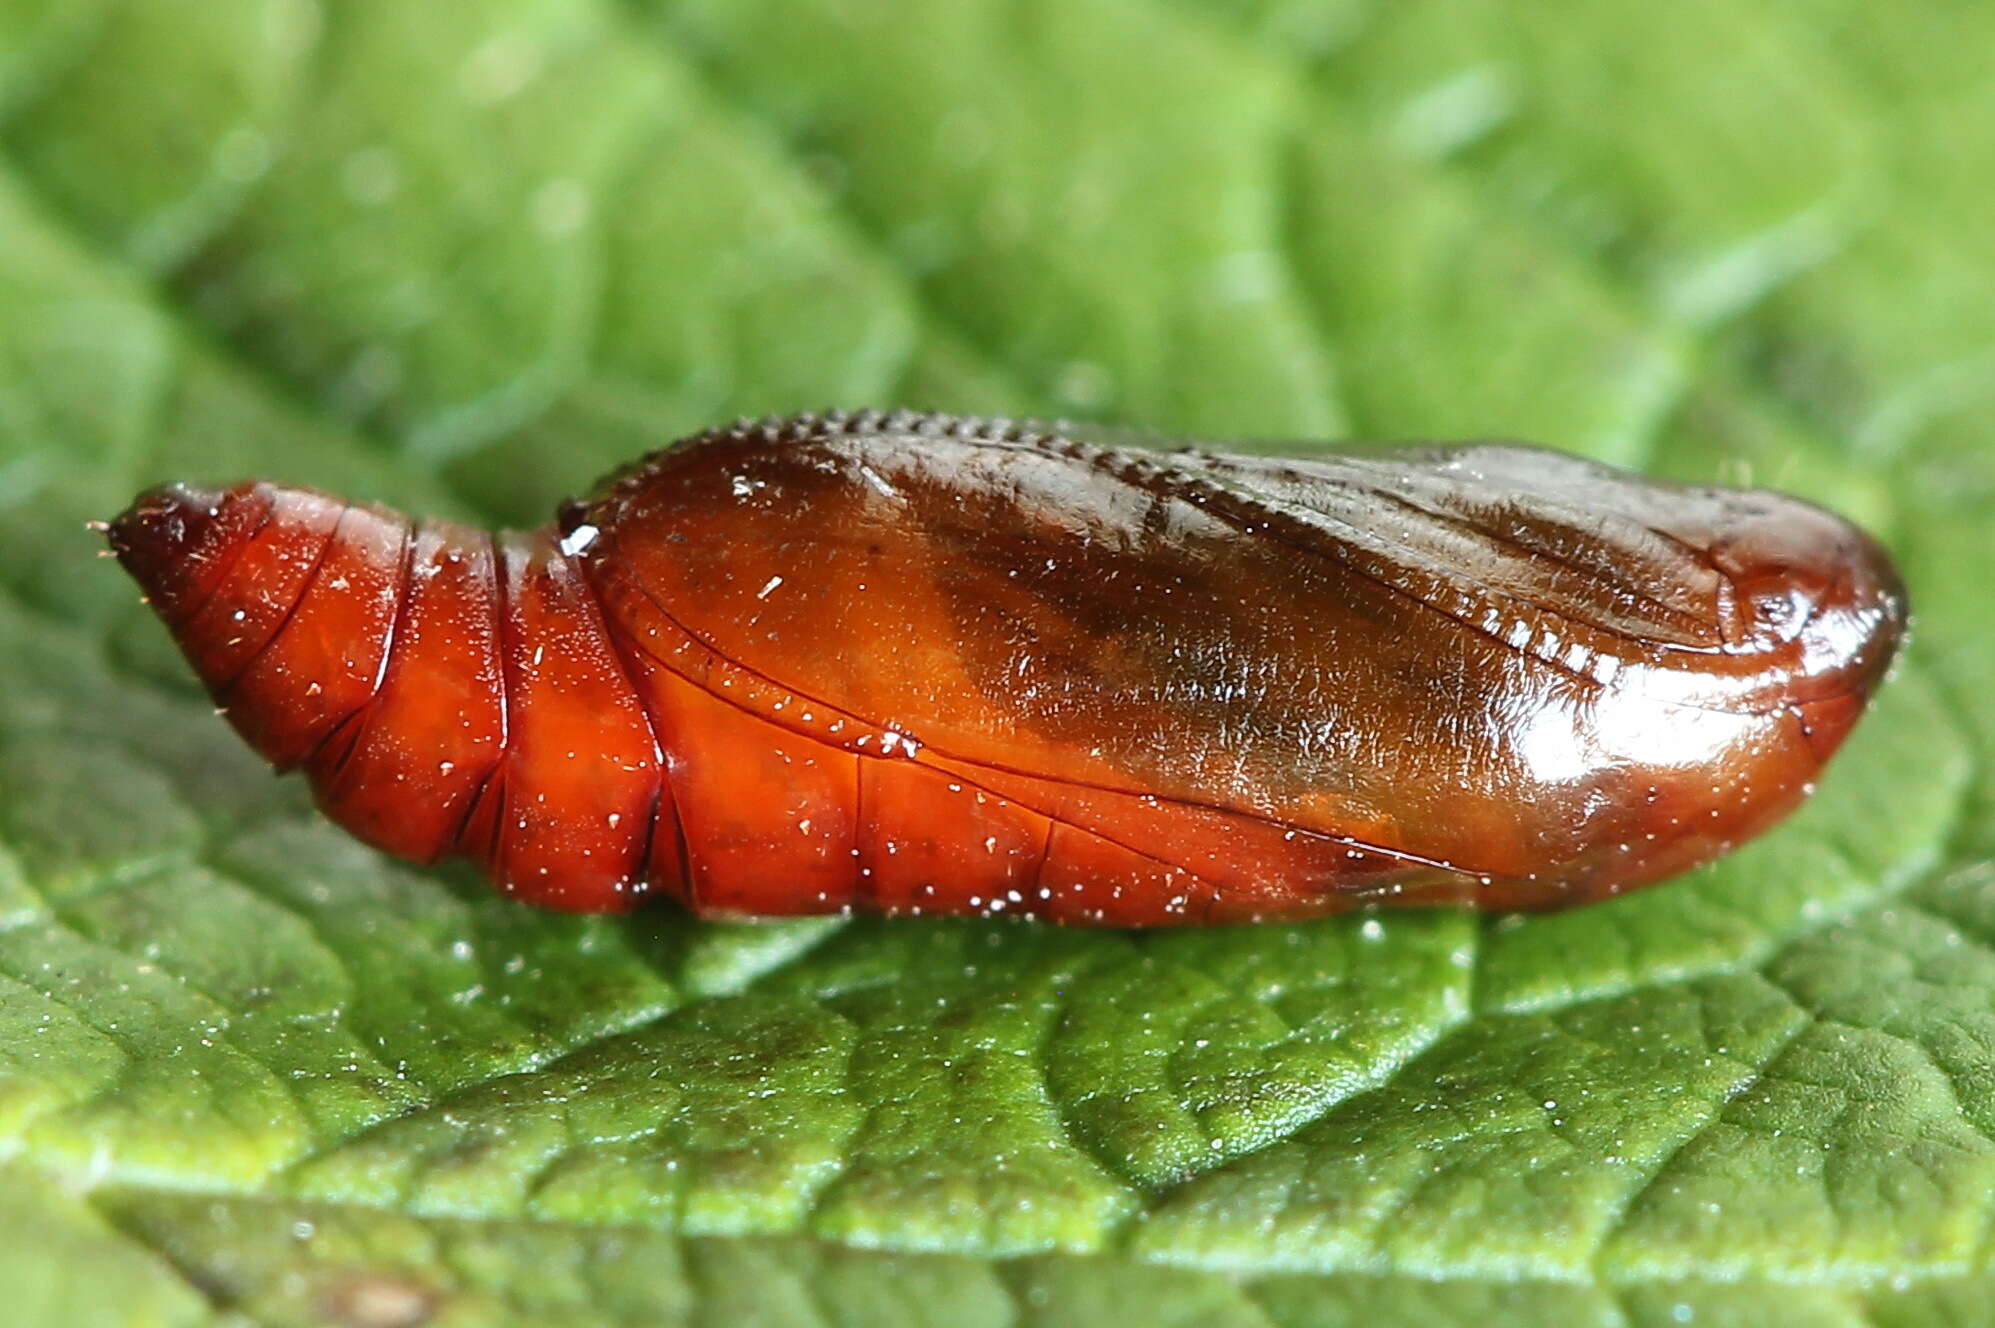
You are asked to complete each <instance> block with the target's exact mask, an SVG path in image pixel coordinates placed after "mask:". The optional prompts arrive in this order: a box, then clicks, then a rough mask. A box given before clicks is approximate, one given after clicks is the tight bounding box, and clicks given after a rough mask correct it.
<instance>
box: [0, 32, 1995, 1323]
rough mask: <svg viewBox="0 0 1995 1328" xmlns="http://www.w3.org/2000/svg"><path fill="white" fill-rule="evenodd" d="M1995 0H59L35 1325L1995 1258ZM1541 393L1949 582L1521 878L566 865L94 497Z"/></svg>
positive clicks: (32, 418)
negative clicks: (1095, 911)
mask: <svg viewBox="0 0 1995 1328" xmlns="http://www.w3.org/2000/svg"><path fill="white" fill-rule="evenodd" d="M1991 41H1995V11H1990V10H1988V9H1987V8H1986V7H1985V6H1973V5H1968V4H1949V3H1942V2H1941V0H1917V2H1916V3H1911V4H1907V5H1898V6H1889V7H1883V6H1872V5H1862V4H1858V3H1855V0H1828V3H1814V4H1807V5H1803V4H1799V3H1795V2H1794V0H1749V2H1748V3H1743V4H1729V5H1718V4H1704V5H1694V6H1691V7H1689V8H1687V9H1686V8H1684V7H1681V6H1678V7H1674V8H1672V9H1670V10H1668V11H1667V13H1664V12H1662V11H1656V10H1652V9H1651V8H1650V7H1646V6H1640V5H1633V4H1604V5H1594V6H1580V7H1573V6H1560V7H1556V8H1534V7H1530V6H1515V5H1508V4H1499V3H1495V0H1467V2H1466V3H1462V4H1457V5H1450V6H1429V5H1370V4H1361V3H1356V2H1355V0H1338V2H1337V3H1330V4H1323V3H1318V2H1317V0H1068V2H1067V3H1059V4H1055V3H1050V2H1049V3H1039V2H1038V0H1012V3H999V2H998V0H963V2H962V3H949V4H916V3H912V0H876V2H873V3H853V2H852V0H786V2H785V3H780V4H779V3H776V2H775V0H623V3H616V0H465V2H464V3H456V4H450V5H410V4H402V3H392V2H391V0H351V2H350V3H344V4H339V5H322V4H318V3H315V2H314V0H213V2H212V3H207V4H202V5H195V6H186V5H166V4H157V3H144V2H143V0H0V1148H4V1151H5V1154H6V1157H7V1161H6V1164H5V1166H4V1167H0V1263H4V1271H5V1274H6V1275H5V1277H4V1278H3V1279H0V1280H4V1281H5V1283H6V1285H7V1286H8V1287H9V1288H10V1296H9V1302H8V1317H9V1319H10V1322H20V1323H23V1324H31V1325H39V1324H49V1325H57V1324H60V1325H78V1324H90V1323H96V1322H102V1323H106V1324H110V1323H117V1324H127V1323H162V1324H182V1323H186V1324H193V1323H242V1322H268V1323H322V1322H333V1323H345V1324H415V1323H434V1324H479V1325H483V1324H492V1323H521V1324H528V1323H531V1324H560V1323H573V1324H584V1323H602V1322H613V1323H632V1324H637V1323H656V1322H672V1321H682V1320H683V1321H692V1322H713V1323H735V1322H744V1321H746V1322H761V1323H772V1324H788V1323H819V1322H832V1323H855V1324H857V1323H865V1324H880V1323H884V1324H895V1323H906V1324H929V1323H949V1324H992V1325H1009V1324H1020V1323H1025V1324H1043V1325H1058V1324H1067V1323H1098V1322H1114V1321H1128V1322H1150V1321H1154V1322H1159V1323H1178V1324H1186V1325H1191V1324H1200V1325H1203V1324H1240V1325H1255V1326H1257V1328H1259V1326H1262V1325H1277V1326H1281V1328H1287V1326H1289V1325H1295V1326H1298V1328H1299V1326H1300V1325H1305V1324H1307V1325H1324V1324H1342V1323H1351V1324H1359V1323H1379V1322H1408V1323H1449V1322H1468V1323H1474V1324H1477V1325H1495V1324H1511V1323H1515V1324H1543V1323H1574V1324H1602V1325H1647V1324H1658V1325H1660V1324H1677V1323H1701V1322H1711V1321H1722V1322H1727V1323H1780V1324H1823V1325H1830V1324H1836V1325H1842V1324H1851V1325H1854V1324H1862V1323H1881V1324H1923V1323H1929V1322H1936V1321H1942V1322H1963V1323H1965V1322H1985V1321H1987V1319H1988V1312H1987V1308H1986V1307H1987V1305H1988V1304H1989V1303H1990V1297H1991V1296H1995V1258H1991V1256H1990V1254H1989V1249H1990V1246H1989V1242H1988V1233H1989V1230H1990V1219H1991V1216H1995V1214H1992V1213H1991V1202H1995V1201H1991V1196H1995V1144H1991V1142H1990V1140H1991V1139H1995V764H1991V762H1990V760H1989V758H1988V757H1987V755H1986V752H1987V749H1988V747H1989V744H1990V743H1991V741H1995V699H1991V698H1995V689H1991V688H1989V687H1988V685H1987V683H1988V680H1989V679H1990V678H1995V610H1991V609H1990V607H1989V596H1988V593H1987V580H1988V573H1987V569H1988V568H1989V567H1990V566H1991V565H1995V450H1991V447H1990V444H1989V441H1988V440H1989V438H1990V437H1991V436H1995V343H1991V341H1990V337H1989V330H1988V329H1989V326H1990V323H1989V319H1988V311H1989V310H1990V309H1991V308H1995V228H1991V227H1989V226H1988V225H1987V224H1986V218H1987V216H1988V215H1989V211H1990V203H1991V198H1990V195H1989V191H1988V184H1987V178H1986V172H1985V171H1979V170H1976V169H1974V163H1977V162H1982V161H1986V160H1989V159H1990V157H1991V154H1995V83H1991V82H1990V81H1989V80H1988V78H1987V75H1986V52H1987V50H1988V49H1989V48H1990V43H1991ZM863 404H904V405H912V406H929V407H944V408H955V409H962V410H989V411H1004V412H1008V413H1020V414H1023V413H1052V414H1058V413H1071V414H1077V415H1084V416H1094V417H1100V418H1105V419H1112V420H1116V421H1125V422H1131V423H1137V424H1147V425H1152V426H1157V427H1162V428H1167V429H1173V430H1183V431H1190V432H1206V433H1212V434H1233V435H1242V436H1255V435H1258V436H1275V435H1292V436H1302V437H1316V438H1327V437H1330V436H1334V435H1341V434H1356V435H1359V436H1369V437H1403V436H1457V435H1481V436H1490V435H1497V436H1522V437H1530V438H1536V439H1540V440H1543V441H1547V442H1552V443H1556V444H1560V445H1563V446H1565V447H1568V448H1571V449H1574V450H1577V451H1581V452H1585V453H1588V454H1591V455H1594V456H1598V457H1602V458H1605V459H1609V460H1614V461H1618V462H1621V463H1624V464H1634V465H1640V466H1644V467H1647V468H1649V469H1652V470H1654V471H1657V472H1660V473H1665V474H1671V475H1677V476H1687V477H1694V478H1704V479H1710V478H1718V479H1732V480H1736V479H1741V478H1746V477H1751V478H1754V479H1756V480H1759V481H1763V482H1773V483H1777V484H1780V485H1782V486H1784V487H1788V488H1791V489H1794V490H1796V491H1799V492H1802V493H1804V494H1807V495H1809V496H1812V497H1814V498H1817V499H1819V500H1821V501H1823V502H1826V503H1829V504H1831V505H1834V506H1837V507H1839V508H1841V509H1843V510H1846V511H1848V512H1849V513H1851V514H1852V515H1854V516H1856V517H1858V518H1859V519H1861V520H1863V521H1865V522H1866V523H1867V524H1869V525H1871V526H1873V527H1874V528H1876V529H1877V530H1878V531H1879V532H1880V534H1882V535H1883V536H1884V537H1885V538H1887V539H1888V540H1889V541H1890V542H1891V543H1892V545H1893V547H1894V548H1895V550H1896V551H1897V553H1898V554H1899V556H1900V558H1901V561H1902V563H1903V566H1904V569H1905V572H1906V575H1907V579H1908V581H1909V582H1910V584H1911V586H1912V590H1913V596H1914V599H1915V602H1916V609H1917V622H1916V629H1915V633H1914V643H1913V646H1912V648H1911V650H1910V652H1909V654H1908V657H1907V659H1906V660H1905V662H1904V664H1903V666H1902V667H1901V668H1900V670H1899V673H1898V675H1897V677H1896V678H1895V679H1894V680H1893V681H1892V683H1891V684H1890V685H1889V686H1888V687H1887V689H1886V690H1885V692H1884V694H1883V695H1881V696H1880V697H1879V699H1878V701H1877V703H1876V706H1875V710H1874V713H1873V715H1872V716H1871V717H1870V718H1869V719H1867V720H1866V721H1865V723H1864V724H1863V725H1862V726H1861V727H1860V729H1859V730H1858V732H1857V734H1856V736H1855V738H1854V739H1853V740H1852V742H1851V743H1850V745H1849V748H1848V750H1847V752H1846V754H1844V755H1843V756H1842V757H1841V758H1839V759H1838V761H1837V763H1836V765H1835V766H1834V767H1833V769H1832V770H1831V772H1830V774H1829V777H1828V778H1827V779H1826V780H1825V781H1824V784H1823V787H1822V789H1821V791H1820V793H1819V795H1818V796H1817V797H1816V798H1815V799H1814V801H1813V802H1811V803H1810V804H1809V806H1808V807H1807V808H1806V809H1804V810H1803V811H1802V813H1801V814H1799V815H1798V816H1796V817H1795V818H1794V819H1793V820H1792V821H1791V822H1789V823H1788V824H1787V825H1785V826H1783V827H1782V828H1781V829H1780V830H1778V831H1777V832H1776V833H1774V834H1772V835H1770V836H1768V837H1766V838H1765V839H1763V840H1761V841H1760V842H1758V843H1755V844H1753V845H1752V846H1750V847H1748V848H1747V849H1745V850H1743V851H1742V852H1740V853H1738V854H1736V855H1735V856H1733V857H1732V858H1730V859H1728V860H1726V861H1725V862H1722V863H1720V864H1717V865H1715V866H1712V867H1710V868H1707V869H1705V870H1703V871H1700V872H1698V873H1695V874H1693V875H1692V876H1691V877H1689V878H1687V879H1685V880H1683V881H1681V882H1678V883H1675V884H1672V885H1670V886H1667V887H1665V888H1660V889H1657V890H1654V891H1651V892H1648V893H1645V894H1641V895H1637V896H1634V897H1631V898H1628V899H1625V900H1620V901H1617V902H1614V903H1611V904H1607V905H1603V906H1600V907H1597V908H1593V909H1589V910H1585V911H1581V912H1575V913H1569V914H1561V915H1553V916H1547V917H1536V918H1529V919H1477V918H1470V917H1464V916H1460V915H1455V914H1430V915H1422V916H1411V915H1407V916H1387V917H1378V918H1350V919H1337V920H1331V921H1326V922H1319V923H1313V924H1307V925H1301V926H1292V927H1265V928H1256V929H1236V930H1225V931H1213V932H1188V933H1182V934H1171V935H1128V934H1116V933H1101V934H1097V933H1082V932H1077V931H1056V930H1052V929H1040V928H1033V927H1029V926H1020V925H1007V924H996V923H989V924H973V923H917V924H908V923H882V922H871V921H858V922H850V923H847V922H841V921H837V920H808V921H800V922H790V923H777V924H768V925H732V926H729V925H699V924H694V923H690V922H688V921H686V920H685V919H684V918H683V917H680V916H677V915H674V914H671V913H669V912H660V913H657V914H651V915H646V916H643V917H640V918H636V919H630V920H605V919H578V918H571V917H558V916H552V915H545V914H539V913H534V912H531V911H529V910H526V909H523V908H519V907H516V906H513V905H511V904H508V903H506V902H505V901H503V900H501V899H498V898H497V897H495V896H493V895H491V894H490V893H488V892H486V891H485V890H484V889H483V887H482V886H480V885H479V884H478V883H477V882H475V881H473V880H472V879H471V878H470V876H469V874H468V873H465V872H461V871H456V870H447V871H440V872H424V871H418V870H414V869H410V868H406V867H402V866H398V865H395V864H392V863H389V862H387V861H385V860H383V859H382V858H380V857H379V856H377V855H375V854H372V853H370V852H368V851H367V850H364V849H362V848H360V847H358V846H357V845H355V844H353V843H352V842H350V841H348V840H347V839H345V838H344V837H343V836H342V835H340V834H339V833H338V832H337V831H334V830H332V829H331V828H329V827H328V826H326V825H324V824H322V823H321V822H320V821H319V820H318V819H317V818H316V817H315V816H314V815H313V814H312V813H311V811H310V809H309V807H308V806H307V803H306V800H305V798H304V796H303V794H302V793H301V791H300V789H299V788H298V787H297V786H296V784H295V783H294V782H292V781H279V780H274V779H272V778H270V777H269V775H268V773H267V772H266V771H264V770H263V769H262V768H261V767H260V766H259V765H258V763H257V762H256V761H255V760H254V759H253V758H252V757H251V756H250V755H249V754H248V753H247V752H246V751H244V750H243V749H242V748H241V747H240V746H239V744H238V743H237V742H236V740H235V739H234V737H233V736H232V735H231V734H230V733H229V732H228V731H227V729H226V727H225V726H224V725H222V724H221V723H219V722H218V721H217V720H216V719H215V718H214V716H213V715H212V714H211V713H209V708H208V707H207V705H206V704H205V703H204V702H203V700H202V699H201V697H200V696H199V694H198V692H197V690H196V689H195V688H194V686H193V685H192V682H191V680H190V679H189V678H188V677H187V676H186V672H185V669H184V667H183V666H182V665H181V663H180V661H179V660H178V658H177V656H176V655H175V654H174V652H173V650H172V648H171V646H170V644H169V643H168V642H167V640H166V638H165V636H164V634H163V633H162V632H161V631H160V630H159V628H158V626H157V625H156V624H155V623H154V622H153V621H152V620H151V618H150V617H149V616H148V615H147V614H146V613H145V612H144V611H143V610H142V609H140V608H139V607H138V606H137V605H136V604H135V603H133V602H132V594H131V589H130V586H129V585H128V583H126V582H125V580H124V579H123V578H122V577H121V576H120V575H119V574H118V573H117V571H116V569H115V568H113V567H111V566H108V565H105V564H101V563H98V562H96V561H95V560H94V559H93V557H92V555H93V553H94V552H95V548H96V546H95V543H94V540H93V539H92V537H90V536H89V535H88V534H87V533H86V532H85V531H84V530H83V529H82V528H81V524H80V523H81V522H82V521H83V520H84V519H85V518H87V517H92V516H103V515H106V514H108V513H110V512H112V511H115V510H116V509H117V508H118V507H119V506H121V505H122V504H123V503H124V501H125V500H126V499H127V498H128V497H129V496H130V495H131V493H132V492H134V491H135V490H136V489H138V488H139V487H141V486H142V485H144V484H147V483H150V482H153V481H156V480H160V479H165V478H173V477H186V478H192V479H202V478H209V479H219V478H227V477H230V476H234V475H238V474H255V473H265V474H271V475H276V476H281V477H283V478H285V479H289V480H294V481H300V482H308V483H317V484H322V485H325V486H328V487H332V488H336V489H340V490H344V491H347V492H351V493H353V494H355V495H356V496H358V497H362V498H367V499H375V500H383V501H392V502H394V503H396V504H398V505H401V506H405V507H411V508H415V509H419V510H422V511H427V512H440V513H446V514H452V515H457V516H465V517H474V518H479V519H486V520H494V521H536V520H539V519H541V518H542V517H543V516H544V514H545V513H547V512H548V511H549V510H551V507H552V505H553V503H554V502H555V501H556V500H557V499H558V498H559V497H560V496H562V495H563V494H565V493H568V492H573V491H576V490H579V489H581V488H583V487H584V486H586V485H587V484H588V483H589V481H590V480H591V479H592V478H593V477H594V475H595V474H596V473H597V472H599V471H602V470H605V469H607V468H609V467H610V466H612V465H613V464H615V463H616V462H618V461H621V460H623V459H625V458H627V457H628V456H629V455H631V454H633V453H635V452H637V451H639V450H642V449H645V448H649V447H652V446H655V445H657V444H659V443H660V442H662V441H664V440H666V439H668V438H670V437H671V436H673V435H674V434H677V433H679V432H682V431H685V430H689V429H692V428H696V427H699V426H701V425H704V424H707V423H711V422H712V421H714V420H715V419H716V418H724V417H727V416H731V415H733V414H736V413H742V412H746V413H758V414H759V413H763V412H777V411H788V410H793V409H798V408H805V407H818V406H824V405H847V406H852V405H863Z"/></svg>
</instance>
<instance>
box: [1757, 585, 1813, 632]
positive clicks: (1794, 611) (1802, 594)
mask: <svg viewBox="0 0 1995 1328" xmlns="http://www.w3.org/2000/svg"><path fill="white" fill-rule="evenodd" d="M1810 602H1811V597H1810V596H1809V594H1808V592H1807V591H1805V590H1803V589H1802V588H1801V587H1799V586H1796V585H1792V584H1789V585H1770V586H1767V587H1765V588H1763V589H1759V590H1755V591H1754V592H1753V593H1752V598H1751V604H1752V610H1753V620H1754V624H1755V625H1756V626H1757V627H1758V629H1759V631H1760V633H1762V634H1764V635H1768V636H1771V637H1773V638H1774V639H1775V640H1779V641H1791V640H1793V639H1794V637H1795V635H1796V634H1797V633H1798V632H1800V630H1801V624H1802V623H1804V622H1806V621H1807V620H1808V609H1809V604H1810Z"/></svg>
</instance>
